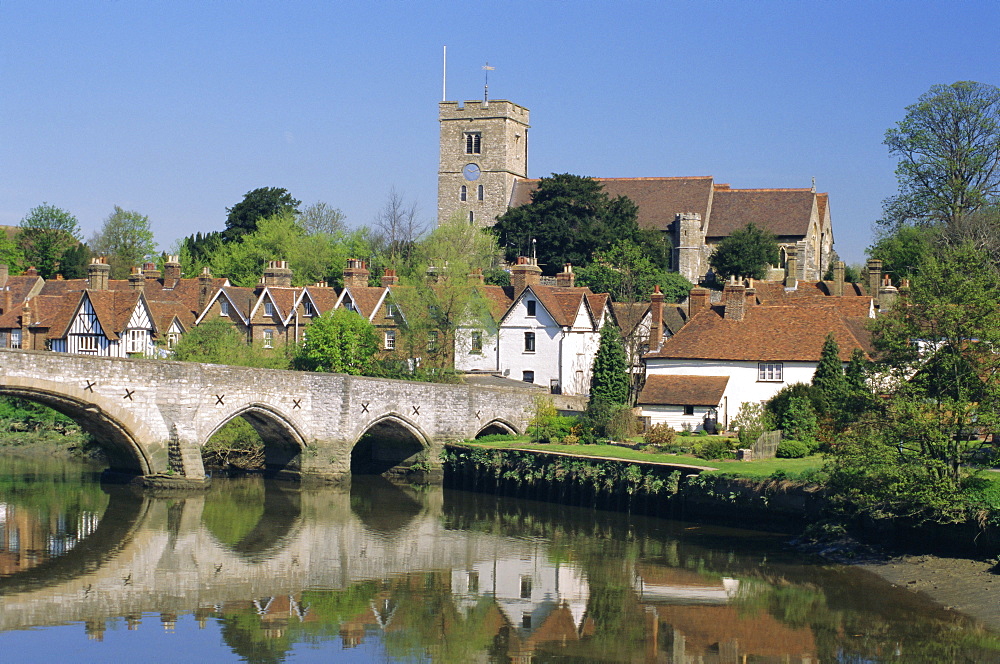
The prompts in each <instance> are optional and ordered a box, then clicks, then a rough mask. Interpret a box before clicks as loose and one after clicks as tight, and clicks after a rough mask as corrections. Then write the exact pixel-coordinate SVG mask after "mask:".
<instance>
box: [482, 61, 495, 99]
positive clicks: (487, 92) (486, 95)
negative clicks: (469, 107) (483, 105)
mask: <svg viewBox="0 0 1000 664" xmlns="http://www.w3.org/2000/svg"><path fill="white" fill-rule="evenodd" d="M494 69H496V67H490V63H488V62H487V63H486V64H485V65H483V71H485V72H486V74H485V76H486V85H485V86H484V87H483V101H485V102H489V100H490V72H491V71H493V70H494Z"/></svg>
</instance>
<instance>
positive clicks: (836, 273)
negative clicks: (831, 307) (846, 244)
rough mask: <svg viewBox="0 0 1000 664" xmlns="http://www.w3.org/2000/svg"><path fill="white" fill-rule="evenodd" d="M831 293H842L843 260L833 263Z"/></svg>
mask: <svg viewBox="0 0 1000 664" xmlns="http://www.w3.org/2000/svg"><path fill="white" fill-rule="evenodd" d="M832 294H833V295H843V294H844V261H837V262H836V263H834V264H833V293H832Z"/></svg>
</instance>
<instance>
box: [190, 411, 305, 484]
mask: <svg viewBox="0 0 1000 664" xmlns="http://www.w3.org/2000/svg"><path fill="white" fill-rule="evenodd" d="M237 417H242V418H243V419H244V420H246V421H247V422H248V423H249V424H250V426H252V427H253V429H254V431H256V432H257V435H258V436H260V439H261V440H262V441H264V465H265V468H266V470H268V471H271V472H276V471H280V470H299V468H300V466H301V454H302V450H304V449H305V448H306V437H305V436H303V435H302V432H301V431H300V430H299V427H298V426H297V425H296V424H295V422H293V421H292V419H291V418H290V417H288V416H287V415H285V414H284V413H282V412H281V411H279V410H277V409H276V408H273V407H271V406H268V405H267V404H262V403H249V404H244V405H242V406H240V407H239V408H237V409H236V410H234V411H232V412H231V413H229V415H227V416H226V418H225V419H223V420H221V421H220V422H219V423H218V424H217V425H216V426H215V427H214V428H213V429H212V430H211V431H210V432H209V433H208V435H207V436H204V438H203V439H202V441H201V445H202V446H204V445H205V444H206V443H207V442H208V440H209V439H210V438H211V437H212V436H214V435H215V434H216V433H218V432H219V430H220V429H221V428H222V427H224V426H225V425H226V424H228V423H229V422H231V421H233V420H234V419H236V418H237Z"/></svg>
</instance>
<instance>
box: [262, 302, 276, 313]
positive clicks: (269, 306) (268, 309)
mask: <svg viewBox="0 0 1000 664" xmlns="http://www.w3.org/2000/svg"><path fill="white" fill-rule="evenodd" d="M264 315H265V316H273V315H274V304H273V303H272V302H270V301H268V302H265V303H264Z"/></svg>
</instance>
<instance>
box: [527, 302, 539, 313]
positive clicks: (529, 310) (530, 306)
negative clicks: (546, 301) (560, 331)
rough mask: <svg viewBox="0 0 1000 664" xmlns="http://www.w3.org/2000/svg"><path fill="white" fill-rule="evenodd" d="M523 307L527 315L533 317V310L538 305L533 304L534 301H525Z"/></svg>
mask: <svg viewBox="0 0 1000 664" xmlns="http://www.w3.org/2000/svg"><path fill="white" fill-rule="evenodd" d="M524 306H525V307H527V308H528V315H529V316H534V315H535V309H536V308H537V306H538V303H537V302H535V301H534V300H525V301H524Z"/></svg>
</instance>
